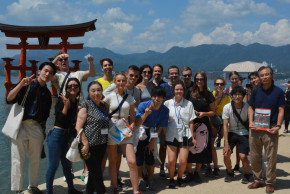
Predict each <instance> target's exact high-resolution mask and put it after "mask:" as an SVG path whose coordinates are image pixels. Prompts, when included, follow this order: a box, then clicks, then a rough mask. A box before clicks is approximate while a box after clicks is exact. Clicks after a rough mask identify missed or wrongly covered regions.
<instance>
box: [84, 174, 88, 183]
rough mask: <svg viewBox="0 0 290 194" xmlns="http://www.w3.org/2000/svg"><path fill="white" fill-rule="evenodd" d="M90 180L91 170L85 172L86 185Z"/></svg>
mask: <svg viewBox="0 0 290 194" xmlns="http://www.w3.org/2000/svg"><path fill="white" fill-rule="evenodd" d="M88 180H89V171H86V172H85V173H84V183H85V185H86V184H87V183H88Z"/></svg>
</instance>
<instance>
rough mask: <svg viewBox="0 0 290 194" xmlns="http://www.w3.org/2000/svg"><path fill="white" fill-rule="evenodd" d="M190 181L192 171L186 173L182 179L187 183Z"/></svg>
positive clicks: (191, 179)
mask: <svg viewBox="0 0 290 194" xmlns="http://www.w3.org/2000/svg"><path fill="white" fill-rule="evenodd" d="M191 181H193V174H192V173H187V175H186V177H185V179H184V180H183V182H185V183H189V182H191Z"/></svg>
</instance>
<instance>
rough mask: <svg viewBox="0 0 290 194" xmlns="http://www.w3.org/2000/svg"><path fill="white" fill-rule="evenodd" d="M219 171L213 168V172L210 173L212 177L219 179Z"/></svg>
mask: <svg viewBox="0 0 290 194" xmlns="http://www.w3.org/2000/svg"><path fill="white" fill-rule="evenodd" d="M219 172H220V169H218V168H214V169H213V172H212V176H213V177H219V176H220V173H219Z"/></svg>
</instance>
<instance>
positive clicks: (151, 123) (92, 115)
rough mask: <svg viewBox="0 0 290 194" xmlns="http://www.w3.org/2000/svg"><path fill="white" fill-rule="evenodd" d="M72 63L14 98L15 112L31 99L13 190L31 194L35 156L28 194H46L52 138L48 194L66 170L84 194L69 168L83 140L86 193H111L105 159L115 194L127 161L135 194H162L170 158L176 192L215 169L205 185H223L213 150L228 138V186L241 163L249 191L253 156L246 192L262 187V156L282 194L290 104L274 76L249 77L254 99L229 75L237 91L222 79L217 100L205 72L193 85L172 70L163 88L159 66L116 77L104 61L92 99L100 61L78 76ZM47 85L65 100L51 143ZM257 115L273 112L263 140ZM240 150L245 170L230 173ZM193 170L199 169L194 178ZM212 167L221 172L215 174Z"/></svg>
mask: <svg viewBox="0 0 290 194" xmlns="http://www.w3.org/2000/svg"><path fill="white" fill-rule="evenodd" d="M68 58H69V55H68V54H66V53H63V52H59V53H57V55H56V56H55V59H54V60H53V62H44V63H42V64H41V65H40V66H39V70H38V76H37V78H34V77H35V75H32V76H31V77H27V78H24V79H23V80H21V81H20V82H19V83H18V84H17V85H16V86H14V87H13V88H12V89H11V91H10V92H9V93H8V95H7V98H6V101H7V103H16V102H18V103H19V102H21V100H22V98H23V96H24V94H25V92H26V90H27V89H29V93H28V98H27V99H28V100H27V101H26V103H25V112H24V117H23V121H22V123H21V127H20V131H19V134H18V137H17V139H16V140H12V146H11V155H12V171H11V190H13V191H16V193H23V191H22V182H23V180H22V179H23V172H22V171H23V163H24V158H25V155H26V154H27V155H28V157H29V188H28V191H29V192H30V193H37V194H38V193H42V191H40V190H39V189H38V187H37V186H38V169H39V164H40V158H41V153H42V148H43V142H44V139H45V138H46V139H47V145H48V159H49V166H48V170H47V173H46V193H47V194H51V193H53V180H54V175H55V172H56V170H57V168H58V165H59V162H61V164H62V167H63V173H64V176H65V179H66V182H67V184H68V193H70V194H78V193H81V192H80V191H78V190H76V189H75V188H74V184H73V174H72V172H71V169H72V167H71V163H70V162H69V161H68V160H67V159H66V153H67V151H68V149H69V144H70V143H71V142H72V140H73V138H74V137H75V136H76V135H77V134H80V141H81V144H80V153H81V155H82V157H83V158H84V175H85V176H86V178H87V182H86V192H87V193H89V194H93V193H95V192H96V193H98V194H100V193H106V188H105V186H104V182H103V173H104V169H105V165H106V161H107V159H108V161H109V176H110V179H111V186H112V189H113V193H119V191H120V190H121V189H122V188H124V187H125V186H126V185H124V184H123V183H122V181H121V177H120V176H119V169H120V164H121V160H122V156H123V157H126V160H127V164H128V167H129V176H130V180H131V183H132V188H133V193H134V194H137V193H141V191H146V190H148V189H149V190H153V191H154V190H156V189H157V185H155V184H154V180H153V175H154V167H155V165H156V163H159V165H160V172H159V176H160V177H162V178H165V179H166V174H165V158H166V155H167V157H168V172H169V182H168V188H170V189H173V188H176V187H184V186H186V184H187V183H189V182H191V181H195V182H198V183H201V182H202V179H201V177H200V173H199V172H200V170H201V168H202V166H203V165H205V166H207V170H206V174H205V175H206V176H211V177H212V176H213V177H217V176H219V167H218V160H217V153H216V150H215V146H214V144H215V142H216V143H217V146H220V141H221V139H222V138H224V150H223V154H224V163H225V166H226V169H227V175H226V177H225V182H230V181H231V180H233V178H234V171H235V170H237V169H239V163H240V160H241V162H242V165H243V168H244V177H243V179H242V183H244V184H248V183H249V182H250V178H251V176H250V161H249V160H248V158H247V156H248V155H249V154H250V156H251V168H252V172H253V177H254V182H253V183H252V184H250V185H249V186H248V187H249V188H250V189H254V188H258V187H261V186H262V185H263V177H262V150H264V152H263V154H264V155H265V156H266V158H267V170H266V172H265V174H266V192H267V193H272V192H274V187H273V184H274V183H275V181H276V158H277V148H278V131H279V129H280V128H281V125H282V122H283V119H284V107H285V106H286V103H285V97H286V101H287V97H288V99H289V94H288V96H287V95H286V96H285V95H284V92H283V91H282V90H281V89H280V88H279V87H277V86H275V85H274V81H273V71H272V69H271V68H270V67H266V66H263V67H261V68H260V69H259V70H258V71H257V72H253V73H251V74H250V75H249V79H250V81H251V84H250V85H249V86H248V87H247V88H246V89H245V88H243V87H242V86H241V85H242V83H241V82H242V81H243V79H242V78H241V76H240V75H239V74H238V73H237V72H231V74H230V76H229V80H230V82H231V86H230V87H229V88H225V86H226V81H225V80H224V79H223V78H221V77H219V78H216V79H215V80H214V87H215V90H214V91H213V92H211V91H210V89H209V88H208V86H207V76H206V73H205V72H203V71H198V72H197V73H196V74H195V75H194V76H193V75H192V70H191V69H190V67H183V68H182V70H181V74H180V70H179V68H178V67H177V66H170V67H169V68H168V78H169V79H170V81H169V82H165V81H164V80H163V79H162V75H163V66H162V65H161V64H156V65H154V66H153V67H151V66H149V65H142V66H141V67H140V68H139V67H137V66H135V65H131V66H129V67H128V70H127V72H126V73H121V72H120V73H116V74H115V75H113V67H114V65H113V61H112V60H111V59H109V58H104V59H102V60H100V65H101V69H102V71H103V72H104V76H103V77H101V78H99V79H96V80H95V81H92V82H90V83H89V84H88V87H87V91H88V96H87V97H86V98H85V97H84V96H83V93H82V82H83V81H86V80H87V78H88V77H90V76H92V75H94V74H95V67H94V63H93V61H94V58H93V57H92V56H89V57H88V58H87V61H88V63H89V69H88V70H87V71H77V72H70V71H69V62H68ZM57 68H58V69H59V72H57ZM180 76H181V77H182V78H183V79H182V80H181V79H180ZM192 76H193V81H192ZM49 81H51V82H52V83H53V85H55V86H56V87H57V88H58V91H59V97H58V99H57V102H56V104H55V114H54V115H55V123H54V127H53V129H49V130H47V137H46V130H45V123H46V120H47V118H48V117H49V112H50V108H51V105H52V99H51V95H50V92H49V90H48V88H47V87H46V83H47V82H49ZM28 86H30V87H28ZM288 86H289V88H290V85H288ZM287 102H289V100H288V101H287ZM286 108H287V107H286ZM259 109H266V110H268V112H270V114H269V118H267V119H269V122H268V124H269V125H268V127H266V130H258V129H260V128H259V126H257V123H256V119H255V118H256V115H255V114H256V112H257V110H259ZM265 119H266V118H265ZM288 121H289V120H288ZM120 123H121V124H120ZM287 126H288V125H287ZM284 132H287V131H286V130H285V131H284ZM157 139H159V144H160V146H159V151H158V150H157ZM216 139H217V141H215V140H216ZM234 147H236V152H237V154H236V157H237V164H236V165H235V168H232V165H231V154H232V153H233V149H234ZM166 152H167V154H166ZM177 158H179V161H178V165H177ZM192 163H195V164H196V165H195V169H194V170H193V169H192ZM211 163H213V164H214V166H213V170H212V168H211ZM185 172H186V177H185V178H183V174H184V173H185ZM176 174H177V179H176V180H175V179H174V177H175V176H176Z"/></svg>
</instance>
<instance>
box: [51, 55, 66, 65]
mask: <svg viewBox="0 0 290 194" xmlns="http://www.w3.org/2000/svg"><path fill="white" fill-rule="evenodd" d="M65 58H69V55H68V54H66V53H64V54H61V55H58V56H56V57H55V58H54V59H53V61H52V63H54V64H56V62H57V61H58V60H59V59H65Z"/></svg>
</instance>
